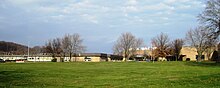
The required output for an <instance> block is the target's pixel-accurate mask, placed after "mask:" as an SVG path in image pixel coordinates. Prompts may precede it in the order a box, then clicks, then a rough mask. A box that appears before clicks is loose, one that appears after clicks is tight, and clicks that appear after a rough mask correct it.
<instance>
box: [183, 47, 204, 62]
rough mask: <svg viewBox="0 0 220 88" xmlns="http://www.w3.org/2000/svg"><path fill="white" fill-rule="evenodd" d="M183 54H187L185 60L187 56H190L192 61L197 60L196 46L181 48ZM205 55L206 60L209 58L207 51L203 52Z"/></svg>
mask: <svg viewBox="0 0 220 88" xmlns="http://www.w3.org/2000/svg"><path fill="white" fill-rule="evenodd" d="M181 54H182V55H186V56H185V57H184V58H183V61H185V60H186V58H190V61H196V55H198V54H197V50H196V48H193V47H183V48H182V50H181ZM203 55H204V56H205V58H204V60H208V57H207V55H206V53H203Z"/></svg>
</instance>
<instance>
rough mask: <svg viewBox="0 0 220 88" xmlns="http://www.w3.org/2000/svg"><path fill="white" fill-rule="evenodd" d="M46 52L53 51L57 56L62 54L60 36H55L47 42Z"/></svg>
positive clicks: (53, 54)
mask: <svg viewBox="0 0 220 88" xmlns="http://www.w3.org/2000/svg"><path fill="white" fill-rule="evenodd" d="M45 48H46V52H48V53H52V56H53V57H54V58H55V57H57V56H60V54H61V52H62V49H61V40H60V38H55V39H52V40H49V41H48V42H47V43H46V47H45Z"/></svg>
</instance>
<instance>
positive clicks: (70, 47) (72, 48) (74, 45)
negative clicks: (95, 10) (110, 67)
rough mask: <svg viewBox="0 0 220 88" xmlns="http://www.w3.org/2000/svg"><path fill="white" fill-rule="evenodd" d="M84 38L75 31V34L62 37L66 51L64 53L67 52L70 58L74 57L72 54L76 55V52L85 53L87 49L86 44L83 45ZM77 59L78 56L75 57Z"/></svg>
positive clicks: (63, 47)
mask: <svg viewBox="0 0 220 88" xmlns="http://www.w3.org/2000/svg"><path fill="white" fill-rule="evenodd" d="M82 42H83V40H82V39H81V37H80V35H79V34H77V33H75V34H73V35H69V34H68V35H65V36H64V38H63V39H62V49H63V51H64V55H65V54H66V53H68V54H69V56H70V59H72V55H74V57H76V54H79V53H83V52H84V51H85V48H86V47H85V46H83V45H82ZM75 61H76V58H75Z"/></svg>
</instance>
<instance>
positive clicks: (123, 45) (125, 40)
mask: <svg viewBox="0 0 220 88" xmlns="http://www.w3.org/2000/svg"><path fill="white" fill-rule="evenodd" d="M142 44H143V40H142V39H139V38H136V37H135V36H134V35H132V34H131V33H123V34H122V35H121V36H120V37H119V38H118V40H117V42H116V43H115V45H114V46H113V51H114V54H118V55H123V56H124V60H125V61H127V60H128V59H129V58H130V57H131V56H132V55H133V54H134V52H135V51H136V49H137V48H138V47H140V46H141V45H142Z"/></svg>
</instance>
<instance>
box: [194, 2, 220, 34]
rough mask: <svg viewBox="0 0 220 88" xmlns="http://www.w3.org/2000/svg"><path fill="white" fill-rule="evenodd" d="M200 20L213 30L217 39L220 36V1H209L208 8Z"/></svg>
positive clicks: (200, 16) (199, 17) (200, 15)
mask: <svg viewBox="0 0 220 88" xmlns="http://www.w3.org/2000/svg"><path fill="white" fill-rule="evenodd" d="M198 20H199V21H200V22H201V23H202V24H203V25H205V26H206V27H207V28H208V29H211V30H212V32H211V33H212V35H213V38H217V37H218V36H219V34H220V0H209V1H207V3H206V8H205V10H204V11H203V13H201V14H199V16H198Z"/></svg>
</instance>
